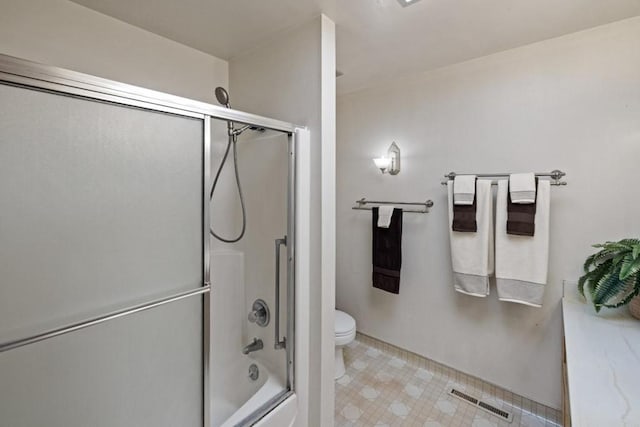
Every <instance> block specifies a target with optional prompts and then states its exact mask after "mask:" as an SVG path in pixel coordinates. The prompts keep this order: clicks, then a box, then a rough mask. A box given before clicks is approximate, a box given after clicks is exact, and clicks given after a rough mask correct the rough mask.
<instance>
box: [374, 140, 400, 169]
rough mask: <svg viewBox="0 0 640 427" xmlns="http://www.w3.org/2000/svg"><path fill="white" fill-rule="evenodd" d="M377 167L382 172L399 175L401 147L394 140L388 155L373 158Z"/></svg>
mask: <svg viewBox="0 0 640 427" xmlns="http://www.w3.org/2000/svg"><path fill="white" fill-rule="evenodd" d="M373 162H374V163H375V164H376V167H377V168H378V169H380V171H381V172H382V173H387V172H388V173H389V175H398V173H400V147H398V145H397V144H396V143H395V142H394V143H392V144H391V145H390V146H389V150H387V155H386V156H382V157H378V158H377V159H373Z"/></svg>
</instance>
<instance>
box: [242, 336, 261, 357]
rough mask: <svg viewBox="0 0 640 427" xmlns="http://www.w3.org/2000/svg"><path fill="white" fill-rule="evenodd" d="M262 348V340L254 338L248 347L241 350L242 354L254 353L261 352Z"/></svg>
mask: <svg viewBox="0 0 640 427" xmlns="http://www.w3.org/2000/svg"><path fill="white" fill-rule="evenodd" d="M263 348H264V345H263V344H262V340H261V339H260V338H254V339H253V341H251V343H249V345H247V346H245V347H244V348H243V349H242V354H249V353H253V352H254V351H258V350H262V349H263Z"/></svg>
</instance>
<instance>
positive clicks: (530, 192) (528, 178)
mask: <svg viewBox="0 0 640 427" xmlns="http://www.w3.org/2000/svg"><path fill="white" fill-rule="evenodd" d="M535 177H536V176H535V174H534V173H533V172H528V173H512V174H511V175H509V194H510V195H511V201H512V202H513V203H515V204H529V203H535V202H536V179H535Z"/></svg>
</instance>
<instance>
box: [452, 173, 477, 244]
mask: <svg viewBox="0 0 640 427" xmlns="http://www.w3.org/2000/svg"><path fill="white" fill-rule="evenodd" d="M477 192H478V180H476V194H474V195H473V204H471V205H456V204H455V203H454V204H453V223H452V224H451V229H452V230H453V231H462V232H465V233H475V232H477V231H478V223H477V221H476V210H477V208H478V205H477Z"/></svg>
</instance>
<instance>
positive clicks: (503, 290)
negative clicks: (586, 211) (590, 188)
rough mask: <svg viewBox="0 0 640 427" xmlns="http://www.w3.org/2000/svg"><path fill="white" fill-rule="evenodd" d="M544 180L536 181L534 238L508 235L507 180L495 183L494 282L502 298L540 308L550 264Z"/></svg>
mask: <svg viewBox="0 0 640 427" xmlns="http://www.w3.org/2000/svg"><path fill="white" fill-rule="evenodd" d="M549 184H550V183H549V181H547V180H540V181H539V182H538V191H537V196H536V206H537V208H536V214H535V224H536V233H535V236H533V237H524V236H513V235H510V234H507V200H508V193H509V188H508V182H507V181H504V180H503V181H499V182H498V198H497V202H496V283H497V286H498V298H500V300H502V301H511V302H517V303H520V304H526V305H531V306H534V307H541V306H542V300H543V296H544V286H545V284H546V283H547V269H548V264H549V199H550V197H549V196H550V192H551V191H550V189H551V187H550V185H549Z"/></svg>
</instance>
